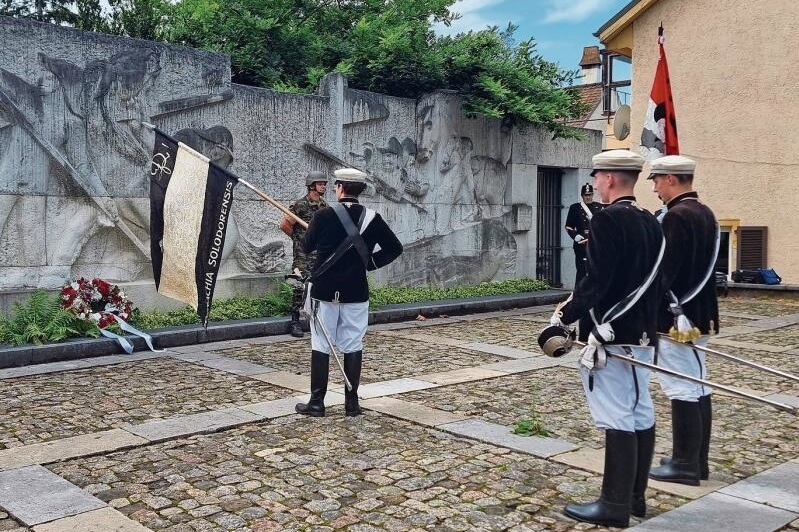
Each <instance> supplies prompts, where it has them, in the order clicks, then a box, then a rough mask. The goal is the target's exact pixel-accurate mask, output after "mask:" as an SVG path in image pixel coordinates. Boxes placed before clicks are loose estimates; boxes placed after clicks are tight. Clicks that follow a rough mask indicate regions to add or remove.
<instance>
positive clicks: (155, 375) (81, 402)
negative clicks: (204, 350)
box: [0, 358, 293, 449]
mask: <svg viewBox="0 0 799 532" xmlns="http://www.w3.org/2000/svg"><path fill="white" fill-rule="evenodd" d="M291 395H293V392H291V391H290V390H286V389H282V388H279V387H277V386H273V385H271V384H266V383H263V382H258V381H253V380H250V379H246V378H243V377H239V376H236V375H231V374H230V373H224V372H222V371H217V370H212V369H208V368H204V367H202V366H198V365H195V364H189V363H186V362H182V361H179V360H174V359H171V358H157V359H151V360H147V361H141V362H131V363H126V364H116V365H112V366H101V367H96V368H91V369H82V370H76V371H66V372H60V373H49V374H45V375H35V376H30V377H20V378H16V379H5V380H2V381H0V449H3V448H8V447H17V446H20V445H27V444H31V443H40V442H46V441H51V440H58V439H61V438H68V437H70V436H76V435H78V434H87V433H91V432H97V431H101V430H106V429H110V428H116V427H121V426H123V425H127V424H133V423H142V422H144V421H148V420H151V419H156V418H169V417H174V416H179V415H186V414H192V413H195V412H202V411H205V410H208V409H209V407H210V406H211V405H213V406H214V407H215V408H220V407H226V406H234V405H240V404H248V403H255V402H258V401H267V400H270V399H278V398H282V397H289V396H291Z"/></svg>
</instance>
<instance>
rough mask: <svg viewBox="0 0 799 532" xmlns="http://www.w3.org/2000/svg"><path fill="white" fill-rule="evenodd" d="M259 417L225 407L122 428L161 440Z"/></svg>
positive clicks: (218, 428)
mask: <svg viewBox="0 0 799 532" xmlns="http://www.w3.org/2000/svg"><path fill="white" fill-rule="evenodd" d="M260 419H262V416H259V415H257V414H254V413H252V412H246V411H244V410H241V409H240V408H226V409H223V410H211V411H210V412H201V413H199V414H192V415H189V416H181V417H176V418H170V419H164V420H159V421H151V422H149V423H142V424H141V425H129V426H126V427H123V428H124V429H125V430H127V431H128V432H130V433H131V434H135V435H137V436H141V437H142V438H146V439H148V440H150V441H161V440H168V439H172V438H178V437H180V436H186V435H189V434H197V433H202V432H215V431H217V430H221V429H226V428H229V427H235V426H237V425H242V424H244V423H250V422H252V421H258V420H260Z"/></svg>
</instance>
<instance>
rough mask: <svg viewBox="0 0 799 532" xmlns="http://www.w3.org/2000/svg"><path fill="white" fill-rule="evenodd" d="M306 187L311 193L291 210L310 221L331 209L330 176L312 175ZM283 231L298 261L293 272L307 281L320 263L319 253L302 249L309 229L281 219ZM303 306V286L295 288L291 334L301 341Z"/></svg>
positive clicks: (313, 173) (308, 177)
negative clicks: (328, 180)
mask: <svg viewBox="0 0 799 532" xmlns="http://www.w3.org/2000/svg"><path fill="white" fill-rule="evenodd" d="M305 186H306V188H307V189H308V193H307V194H306V195H305V196H303V197H302V198H300V199H298V200H297V201H295V202H294V203H293V204H292V205H291V206H290V207H289V210H290V211H291V212H293V213H294V214H296V215H297V216H298V217H300V218H302V219H303V220H304V221H305V222H310V221H311V218H313V215H314V213H315V212H316V211H318V210H319V209H323V208H325V207H327V202H326V201H325V200H324V198H323V197H322V196H324V195H325V190H326V189H327V174H325V173H324V172H320V171H318V170H314V171H312V172H309V173H308V175H307V176H306V177H305ZM280 230H281V231H283V232H284V233H286V234H287V235H288V236H289V238H291V241H292V251H293V253H294V262H292V263H291V271H292V272H293V271H294V270H295V269H297V270H299V271H300V273H301V274H302V277H303V278H308V277H310V275H311V270H312V269H313V266H314V263H315V262H316V253H315V252H313V253H305V252H303V250H302V246H301V245H300V242H302V237H303V236H304V235H305V229H304V228H303V227H302V226H301V225H299V224H298V223H297V222H296V221H295V220H294V219H292V218H289V217H288V216H286V217H284V218H283V219H282V220H280ZM303 303H304V302H303V300H302V286H295V287H294V292H293V294H292V298H291V326H290V332H291V335H292V336H296V337H297V338H302V337H303V332H302V326H301V325H300V309H301V308H302V305H303Z"/></svg>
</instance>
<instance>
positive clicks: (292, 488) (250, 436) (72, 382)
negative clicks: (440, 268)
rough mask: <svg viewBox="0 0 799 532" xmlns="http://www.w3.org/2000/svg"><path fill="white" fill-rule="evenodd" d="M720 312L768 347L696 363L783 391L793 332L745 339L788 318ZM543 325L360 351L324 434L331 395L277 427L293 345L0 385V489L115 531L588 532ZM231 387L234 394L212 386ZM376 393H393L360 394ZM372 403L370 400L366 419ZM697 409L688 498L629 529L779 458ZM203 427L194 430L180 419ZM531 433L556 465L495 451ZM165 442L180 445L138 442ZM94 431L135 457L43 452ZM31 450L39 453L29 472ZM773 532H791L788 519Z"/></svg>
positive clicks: (740, 303)
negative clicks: (80, 511) (43, 491)
mask: <svg viewBox="0 0 799 532" xmlns="http://www.w3.org/2000/svg"><path fill="white" fill-rule="evenodd" d="M721 310H722V312H723V313H724V316H723V317H722V327H725V326H728V327H731V326H738V325H751V326H754V327H759V328H768V330H767V331H764V332H762V333H760V332H758V333H756V334H754V335H752V334H750V335H743V334H742V335H734V336H729V337H723V338H718V339H714V343H713V344H712V345H714V346H715V347H716V348H718V349H720V350H723V351H726V352H729V353H731V354H735V355H737V356H742V357H744V358H748V359H751V360H754V361H757V362H760V363H764V364H767V365H770V366H773V367H777V368H779V369H781V370H784V371H789V372H793V373H797V372H799V355H797V354H791V353H786V352H773V351H775V348H779V347H780V346H781V345H782V344H781V343H780V342H789V341H792V340H794V339H796V342H797V345H799V325H787V326H786V325H785V323H786V322H779V323H778V322H777V321H775V320H771V321H769V320H765V321H764V320H763V318H765V317H777V316H788V315H792V314H797V313H799V303H797V302H795V301H792V300H791V301H788V300H762V299H751V300H744V299H740V298H726V299H722V300H721ZM551 311H552V307H549V308H546V309H541V308H538V309H521V310H517V311H509V312H504V313H492V314H490V315H474V316H467V317H463V318H458V319H445V320H429V321H427V322H413V323H405V324H396V326H390V325H387V326H381V327H380V328H379V330H378V329H373V330H372V331H370V333H369V334H368V335H367V338H366V344H365V356H364V369H363V384H368V383H371V387H370V388H371V390H372V391H373V393H374V394H375V395H372V396H370V397H377V399H370V400H366V401H364V406H366V407H368V408H369V410H368V411H367V412H366V415H364V416H361V417H358V418H345V417H344V416H343V409H342V407H341V406H340V401H341V396H340V395H339V394H335V393H330V394H328V404H329V405H330V406H332V407H331V408H329V409H328V417H325V418H315V419H311V418H306V417H302V416H298V415H296V414H294V413H293V404H294V401H295V399H294V396H296V395H298V394H299V392H298V391H296V390H297V389H302V388H297V386H298V385H300V383H305V382H307V379H308V373H309V353H310V351H309V350H310V346H309V340H308V338H307V337H306V338H305V339H303V340H288V339H286V340H285V341H283V339H282V338H278V339H275V340H276V341H272V340H270V341H267V342H259V341H243V342H240V343H235V342H234V343H225V344H217V345H213V344H212V345H206V346H203V345H198V346H194V347H192V348H186V349H185V350H184V351H183V354H179V353H172V354H173V355H175V357H176V358H172V357H160V358H153V359H149V360H142V361H137V362H126V363H120V364H114V365H97V366H96V367H90V368H86V369H80V370H72V371H54V372H51V373H44V374H40V375H35V376H29V377H14V378H4V379H2V380H0V473H3V471H2V470H3V468H4V467H9V466H5V465H3V464H4V463H17V462H15V461H14V460H10V462H9V461H6V462H4V460H8V458H9V456H10V454H9V453H21V454H24V455H25V456H32V457H33V458H32V461H31V462H29V463H32V464H43V465H44V466H45V467H47V468H48V469H49V471H51V472H52V473H54V474H56V475H59V476H60V477H62V478H63V479H66V480H67V481H69V482H71V483H73V484H74V485H76V486H78V487H79V488H82V489H83V490H84V491H85V492H88V493H89V494H92V495H94V496H96V497H97V498H99V499H100V500H101V501H104V502H106V503H107V504H108V505H109V506H110V507H111V508H115V509H117V510H118V511H119V512H121V513H120V514H118V515H119V518H121V519H123V520H124V519H130V520H132V521H134V522H135V523H139V524H140V525H143V526H145V527H147V528H149V529H151V530H156V531H169V532H200V531H213V532H221V531H236V532H265V531H278V530H287V531H293V530H297V531H314V532H322V531H324V532H328V531H331V532H335V531H348V532H400V531H408V532H421V531H433V532H451V531H511V532H527V531H532V530H542V531H544V530H546V531H582V530H606V529H605V528H602V527H596V526H593V525H590V524H584V523H576V522H574V521H572V520H570V519H568V518H566V517H565V516H564V515H563V514H562V513H561V510H562V507H563V505H564V504H566V503H568V502H573V501H576V502H585V501H590V500H593V499H594V498H595V497H596V495H597V494H598V492H599V489H600V485H601V474H599V473H598V471H601V456H602V452H601V449H602V447H603V444H604V436H603V434H602V433H601V432H600V431H599V430H598V429H596V428H594V427H593V425H592V423H591V418H590V415H589V412H588V409H587V407H586V404H585V399H584V397H583V390H582V386H581V384H580V381H579V376H578V373H577V371H576V368H575V363H574V362H565V359H563V360H562V361H553V360H552V359H548V358H546V357H544V356H543V355H541V354H540V351H539V350H538V347H537V345H536V335H537V333H538V331H539V330H540V329H541V327H542V326H543V324H544V323H546V322H547V321H548V316H549V314H550V313H551ZM725 320H728V321H725ZM788 322H790V320H789V321H788ZM778 325H782V327H777V326H778ZM286 338H287V337H286ZM725 342H726V343H725ZM741 342H745V343H746V344H747V347H742V346H740V345H738V344H739V343H741ZM464 344H470V345H469V346H468V347H465V345H464ZM751 344H755V345H756V346H762V349H763V350H757V349H752V348H751ZM231 345H235V347H231ZM509 348H515V350H522V351H514V350H513V349H509ZM496 353H503V355H507V356H503V355H499V354H496ZM180 357H182V358H184V359H187V360H196V362H191V361H187V360H183V359H181V358H180ZM709 357H712V355H709ZM709 360H710V374H711V375H710V378H711V380H717V381H718V382H723V383H725V384H729V385H732V386H736V387H740V388H744V389H747V390H755V392H754V393H758V394H761V395H765V394H771V393H781V394H784V396H785V397H788V398H789V399H791V398H793V400H795V401H796V404H799V387H797V383H795V382H794V381H791V380H789V379H785V378H782V377H777V376H772V375H768V374H765V373H763V372H759V371H756V370H754V369H751V368H747V367H745V366H742V365H740V364H735V363H732V362H728V361H724V360H721V359H717V358H709ZM247 363H248V364H247ZM251 364H257V365H260V366H262V369H263V372H262V373H259V368H258V366H251ZM552 364H559V365H556V366H552ZM275 370H277V371H275ZM236 371H238V372H239V373H241V372H245V373H247V375H250V376H241V375H237V374H233V373H231V372H236ZM270 374H271V375H272V377H269V375H270ZM298 376H299V378H298ZM263 379H267V380H269V383H267V382H263ZM281 379H282V380H281ZM395 379H399V380H401V381H404V382H403V383H402V385H398V384H396V383H395V384H394V385H392V386H389V385H388V383H386V384H378V383H384V382H385V381H394V380H395ZM425 379H427V380H425ZM340 380H341V379H340V376H339V371H338V369H337V368H335V365H334V364H331V382H332V383H333V384H334V385H332V386H331V392H332V391H334V390H337V391H340V386H335V384H338V383H340ZM397 382H399V381H397ZM381 386H383V388H380V387H381ZM403 386H405V387H403ZM420 388H425V389H420ZM651 389H652V393H653V398H654V400H655V406H656V415H657V425H658V431H657V432H658V434H657V452H656V459H657V457H659V456H661V455H662V454H664V453H665V452H668V451H669V450H670V448H671V430H670V427H671V419H670V417H671V416H670V411H669V402H668V400H667V398H666V397H665V396H664V395H663V394H662V392H661V391H660V389H659V386H658V384H657V382H654V381H653V383H652V387H651ZM374 390H382V391H379V392H375V391H374ZM381 394H382V395H387V396H388V397H384V398H382V400H384V402H383V403H381V402H380V401H381ZM306 397H307V396H306ZM337 401H338V403H337ZM375 401H377V402H375ZM392 401H393V402H392ZM333 405H335V406H333ZM231 407H237V408H231ZM392 408H394V409H395V410H392ZM225 409H227V410H225ZM713 409H714V422H713V434H712V439H711V449H710V469H711V482H710V483H705V482H703V485H702V486H701V487H700V488H688V487H679V486H676V487H675V486H674V485H670V486H663V485H662V484H661V485H657V484H656V485H654V486H650V489H649V490H648V492H647V505H648V515H647V519H649V518H651V517H654V516H656V515H660V514H665V515H664V516H663V517H666V516H668V515H669V514H668V513H667V512H669V511H670V510H672V509H677V508H679V507H681V506H683V505H684V504H686V503H687V502H689V501H690V500H692V499H695V498H697V497H701V496H702V495H704V494H706V493H709V492H710V491H712V490H713V489H717V488H719V487H723V486H725V485H727V484H732V483H736V482H738V481H742V480H745V479H748V478H749V477H751V476H752V475H755V474H758V473H761V472H764V471H766V470H769V469H771V468H773V467H775V466H781V465H784V464H785V463H786V462H789V461H791V460H797V459H799V438H797V434H799V416H797V415H796V414H790V413H785V412H779V411H776V410H774V409H772V408H769V407H767V406H765V405H761V404H758V403H755V402H751V401H747V400H743V399H739V398H735V397H733V396H730V395H725V394H722V393H716V394H715V395H714V399H713ZM223 411H225V412H228V411H230V412H228V414H226V415H229V416H231V417H228V418H224V419H227V421H225V420H224V419H223V420H222V421H220V419H222V418H219V417H213V416H211V415H212V414H213V415H214V416H221V415H222V414H221V412H223ZM257 413H260V414H257ZM205 414H208V415H209V416H211V417H209V418H208V419H211V421H208V420H205V421H203V420H200V421H198V420H197V419H195V417H196V416H193V415H201V416H202V415H205ZM531 417H535V418H537V419H539V420H540V421H541V422H542V424H543V427H544V428H545V429H546V430H547V431H548V432H549V434H548V436H549V438H551V439H549V440H548V439H544V440H541V441H542V442H543V443H542V444H541V445H544V444H546V442H559V444H561V445H566V446H567V447H568V448H570V449H572V450H575V451H576V452H574V453H571V452H570V451H564V450H562V449H561V450H559V451H556V452H548V451H537V452H536V451H535V450H534V449H535V448H536V447H535V445H537V444H535V443H530V442H535V441H537V439H536V438H524V437H517V436H511V435H510V432H511V430H512V429H513V426H514V425H515V424H516V423H517V422H518V421H519V420H521V419H523V418H531ZM189 418H192V419H191V420H190V419H189ZM151 420H166V421H161V422H159V423H161V425H158V424H156V425H158V426H159V427H161V429H157V427H156V428H153V427H152V426H151V428H150V429H149V430H139V431H138V432H137V431H135V430H133V429H132V428H131V427H129V426H128V425H130V424H141V423H145V422H148V421H151ZM460 422H464V423H467V425H468V424H469V423H472V424H475V423H476V424H477V426H478V428H480V430H488V429H489V428H490V429H491V430H497V431H498V434H500V436H501V437H500V438H499V439H500V440H502V441H497V440H496V439H494V440H492V439H491V437H488V436H485V433H484V432H480V430H477V431H472V432H469V430H471V429H468V427H467V428H463V427H461V426H460V425H459V423H460ZM170 423H172V424H173V425H174V426H175V427H181V428H182V432H181V431H180V430H175V431H173V432H171V433H170V432H169V430H166V432H165V434H167V435H166V436H158V430H162V429H164V424H166V425H169V424H170ZM193 423H194V424H193ZM481 423H482V425H481ZM151 425H152V424H151ZM469 426H474V425H469ZM185 427H195V428H188V429H186V428H185ZM110 428H121V429H123V430H121V431H120V432H124V431H125V430H131V431H133V432H132V433H127V434H128V436H129V437H131V438H133V437H134V435H136V436H135V438H137V439H135V441H133V442H132V443H131V442H130V440H126V442H127V443H124V444H118V445H117V446H116V447H113V445H112V446H111V447H107V448H102V449H100V450H97V449H96V448H93V447H89V448H87V449H86V450H85V451H77V452H75V451H74V450H72V449H67V450H66V451H65V450H64V448H67V447H69V446H68V445H66V444H61V447H59V440H62V439H64V438H67V437H70V436H75V435H87V436H91V435H92V434H94V433H100V432H101V431H106V430H108V429H110ZM134 428H135V427H134ZM167 428H168V427H167ZM170 434H171V435H170ZM148 435H149V436H148ZM148 438H149V439H148ZM503 438H504V439H503ZM513 438H516V439H515V440H514V439H513ZM164 440H165V441H164ZM43 442H50V443H52V444H54V446H55V447H54V448H55V450H51V451H50V454H47V453H45V454H41V453H40V452H39V449H40V447H39V446H41V445H42V444H43ZM48 445H49V444H48ZM526 445H527V447H525V446H526ZM530 445H532V447H529V446H530ZM4 446H5V447H8V448H7V449H5V450H2V449H3V448H4ZM575 447H576V449H575ZM545 448H546V447H541V449H545ZM530 449H533V450H530ZM58 453H62V454H61V455H59V454H58ZM580 453H583V455H581V454H580ZM570 454H574V455H575V456H576V455H580V456H587V457H593V458H576V457H574V458H568V455H570ZM597 456H598V457H599V458H597ZM37 457H38V458H37ZM546 457H548V458H546ZM36 460H39V461H36ZM590 460H593V462H590ZM597 460H599V462H598V463H597ZM12 467H19V466H12ZM0 488H2V479H0ZM685 490H687V491H685ZM692 490H693V491H692ZM697 490H699V491H697ZM701 490H706V491H701ZM3 497H6V494H5V492H4V491H3V489H0V507H2V508H0V532H3V531H7V530H15V531H18V532H21V531H23V530H25V531H30V530H32V528H26V527H25V525H24V524H21V523H22V521H20V520H15V519H14V518H12V517H11V516H10V515H9V513H10V514H11V515H13V516H14V517H19V515H18V514H15V513H13V512H11V511H10V510H9V508H6V507H5V506H4V503H3V501H4V500H5V499H4V498H3ZM702 500H703V499H702V498H700V499H698V501H696V502H701V501H702ZM753 504H754V503H753ZM4 511H6V512H9V513H3V512H4ZM794 513H796V514H799V512H794ZM115 515H116V514H115ZM125 516H127V518H126V517H125ZM637 522H640V520H637V519H633V522H632V524H635V523H637ZM783 523H787V521H783ZM29 524H30V523H29ZM134 526H135V525H134ZM780 526H782V523H781V524H780ZM773 528H774V529H776V528H777V527H776V526H775V527H773ZM68 529H69V528H66V529H65V528H61V529H58V530H68ZM121 529H122V528H120V530H121ZM98 530H99V529H98ZM103 530H104V529H103ZM125 530H128V529H127V528H125ZM779 531H780V532H797V531H799V520H794V521H792V522H791V523H789V524H785V526H783V527H782V528H780V529H779ZM731 532H744V531H742V530H735V531H731ZM745 532H751V531H745ZM768 532H778V531H777V530H769V531H768Z"/></svg>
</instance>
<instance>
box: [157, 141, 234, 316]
mask: <svg viewBox="0 0 799 532" xmlns="http://www.w3.org/2000/svg"><path fill="white" fill-rule="evenodd" d="M237 182H238V179H237V178H236V176H234V175H232V174H230V173H229V172H227V171H225V170H223V169H222V168H220V167H218V166H216V165H215V164H213V163H211V162H209V160H208V158H206V157H204V156H203V155H202V154H200V153H198V152H196V151H194V150H193V149H191V148H189V147H188V146H186V145H185V144H182V143H179V142H176V141H175V140H174V139H172V138H170V137H169V136H167V135H165V134H164V133H162V132H160V131H158V130H156V132H155V146H154V147H153V158H152V160H151V163H150V252H151V257H152V261H153V276H154V277H155V287H156V289H157V290H158V293H160V294H162V295H165V296H167V297H171V298H173V299H177V300H179V301H184V302H186V303H188V304H189V305H191V306H192V307H194V309H195V310H196V311H197V314H199V315H200V318H201V319H202V322H203V324H204V325H207V323H208V312H209V311H210V309H211V301H212V299H213V296H214V287H215V286H216V277H217V274H218V273H219V265H220V263H221V261H222V248H223V247H224V245H225V231H226V230H227V224H228V220H229V218H230V208H231V206H232V204H233V187H234V186H236V183H237Z"/></svg>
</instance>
